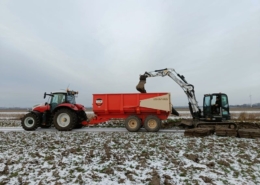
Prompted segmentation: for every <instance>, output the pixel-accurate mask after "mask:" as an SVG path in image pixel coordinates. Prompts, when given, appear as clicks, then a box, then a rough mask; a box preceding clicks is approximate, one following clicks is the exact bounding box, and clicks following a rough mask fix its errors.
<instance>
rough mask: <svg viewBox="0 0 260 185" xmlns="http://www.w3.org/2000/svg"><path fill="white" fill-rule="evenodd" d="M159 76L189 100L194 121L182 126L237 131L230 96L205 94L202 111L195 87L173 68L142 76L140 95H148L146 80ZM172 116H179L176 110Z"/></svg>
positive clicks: (137, 87) (139, 85)
mask: <svg viewBox="0 0 260 185" xmlns="http://www.w3.org/2000/svg"><path fill="white" fill-rule="evenodd" d="M159 76H160V77H165V76H168V77H170V78H171V79H172V80H173V81H175V82H176V83H177V84H178V85H179V86H180V87H181V88H182V89H183V91H184V93H185V94H186V96H187V98H188V102H189V103H188V107H189V110H190V113H191V116H192V120H189V121H186V122H185V121H183V122H182V124H184V125H186V126H187V127H189V128H198V127H200V128H203V127H204V128H205V127H211V128H216V126H224V127H228V128H229V129H232V130H237V128H238V125H237V124H236V123H235V122H232V121H230V111H229V103H228V96H227V95H226V94H225V93H211V94H205V95H204V98H203V109H202V110H201V109H200V107H199V105H198V102H197V99H196V96H195V90H194V86H193V85H192V84H190V83H188V82H187V80H186V79H185V77H184V76H183V75H180V74H178V73H177V72H176V71H175V70H174V69H173V68H165V69H160V70H155V71H151V72H145V73H144V74H142V75H140V78H139V80H140V81H139V83H138V85H137V86H136V89H137V90H138V91H139V92H140V93H146V89H145V83H146V79H147V78H151V77H159ZM172 114H174V115H177V116H178V115H179V114H178V112H177V111H176V110H175V109H174V108H172Z"/></svg>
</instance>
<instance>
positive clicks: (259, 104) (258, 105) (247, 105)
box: [230, 103, 260, 108]
mask: <svg viewBox="0 0 260 185" xmlns="http://www.w3.org/2000/svg"><path fill="white" fill-rule="evenodd" d="M230 107H251V105H250V104H242V105H230ZM252 107H259V108H260V103H254V104H252Z"/></svg>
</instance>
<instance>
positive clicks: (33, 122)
mask: <svg viewBox="0 0 260 185" xmlns="http://www.w3.org/2000/svg"><path fill="white" fill-rule="evenodd" d="M39 123H40V120H39V118H38V116H37V115H36V114H33V113H31V112H30V113H28V114H26V115H25V116H24V117H23V118H22V122H21V124H22V127H23V129H24V130H28V131H32V130H36V129H37V128H38V126H39Z"/></svg>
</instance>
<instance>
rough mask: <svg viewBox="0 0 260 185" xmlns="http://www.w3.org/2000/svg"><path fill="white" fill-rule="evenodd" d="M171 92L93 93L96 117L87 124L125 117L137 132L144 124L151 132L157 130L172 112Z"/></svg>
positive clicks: (129, 125)
mask: <svg viewBox="0 0 260 185" xmlns="http://www.w3.org/2000/svg"><path fill="white" fill-rule="evenodd" d="M170 100H171V97H170V93H167V92H160V93H123V94H93V104H92V105H93V112H94V114H95V117H94V118H93V119H91V120H90V121H89V122H84V123H83V124H84V125H87V124H99V123H102V122H105V121H108V120H111V119H124V120H125V127H126V129H127V130H128V131H130V132H136V131H138V130H139V129H140V127H141V126H142V125H143V126H144V127H145V129H146V130H147V131H149V132H157V131H158V130H159V129H160V127H161V120H165V119H167V118H168V116H169V115H170V113H171V110H172V104H171V101H170Z"/></svg>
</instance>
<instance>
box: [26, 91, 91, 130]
mask: <svg viewBox="0 0 260 185" xmlns="http://www.w3.org/2000/svg"><path fill="white" fill-rule="evenodd" d="M77 94H78V92H76V91H70V90H67V91H63V92H54V93H50V94H46V93H44V97H43V98H46V95H48V96H50V99H49V102H46V103H45V104H44V105H37V106H34V107H33V108H32V110H31V111H30V112H29V113H27V114H26V115H25V116H24V117H23V118H22V127H23V128H24V130H28V131H31V130H35V129H37V128H38V127H42V128H49V127H51V125H52V124H53V125H54V127H55V128H56V129H57V130H59V131H69V130H72V129H73V128H81V127H82V125H85V123H84V122H86V121H87V115H86V113H85V107H84V106H83V105H81V104H76V101H75V95H77Z"/></svg>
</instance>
